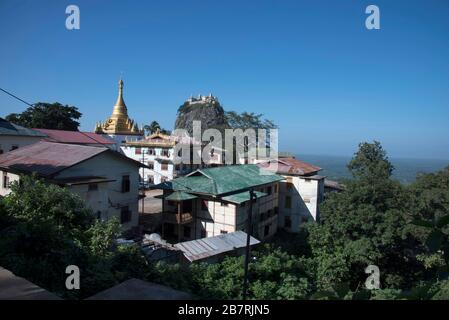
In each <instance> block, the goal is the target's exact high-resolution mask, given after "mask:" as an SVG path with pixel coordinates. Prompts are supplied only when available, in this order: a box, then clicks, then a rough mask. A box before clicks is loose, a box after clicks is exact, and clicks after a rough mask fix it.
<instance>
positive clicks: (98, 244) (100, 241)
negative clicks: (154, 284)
mask: <svg viewBox="0 0 449 320" xmlns="http://www.w3.org/2000/svg"><path fill="white" fill-rule="evenodd" d="M118 235H119V223H118V220H117V219H111V220H109V221H107V222H101V221H98V220H95V219H94V217H93V215H92V212H91V210H89V209H88V208H86V206H85V204H84V202H83V201H82V199H81V198H80V197H79V196H77V195H75V194H74V193H72V192H70V191H69V190H68V189H66V188H61V187H59V186H56V185H53V184H47V183H45V182H44V181H42V180H39V179H36V178H35V177H30V176H22V177H21V179H20V183H17V182H13V184H12V186H11V193H10V194H9V195H8V196H6V197H5V198H4V199H3V200H1V202H0V265H1V266H3V267H5V268H7V269H9V270H11V271H12V272H14V273H15V274H17V275H19V276H22V277H24V278H26V279H28V280H30V281H32V282H33V283H36V284H37V285H39V286H42V287H43V288H46V289H48V290H50V291H52V292H55V293H57V294H59V295H61V296H63V297H67V298H83V297H87V296H90V295H92V294H94V293H96V292H98V291H100V290H103V289H106V288H108V287H111V286H113V285H115V284H118V283H119V282H122V281H124V280H126V279H128V278H130V277H138V278H143V279H144V278H145V277H146V276H147V272H148V271H149V270H148V268H149V266H148V263H147V262H146V259H145V257H144V256H143V254H142V252H140V249H139V248H138V247H136V246H126V247H125V246H121V245H117V244H116V242H115V239H116V238H117V236H118ZM68 265H77V266H78V267H79V268H80V271H81V273H82V285H81V290H75V291H68V290H66V288H65V278H66V276H67V275H66V274H65V268H66V267H67V266H68Z"/></svg>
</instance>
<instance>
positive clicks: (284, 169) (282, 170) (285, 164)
mask: <svg viewBox="0 0 449 320" xmlns="http://www.w3.org/2000/svg"><path fill="white" fill-rule="evenodd" d="M273 162H275V163H276V164H277V169H276V173H278V174H287V175H288V174H292V175H310V174H314V173H316V172H318V171H320V170H321V168H320V167H317V166H314V165H313V164H310V163H307V162H303V161H301V160H298V159H295V158H293V157H288V158H279V159H277V160H270V161H267V162H262V163H259V164H258V166H259V167H261V168H265V169H268V170H270V163H273Z"/></svg>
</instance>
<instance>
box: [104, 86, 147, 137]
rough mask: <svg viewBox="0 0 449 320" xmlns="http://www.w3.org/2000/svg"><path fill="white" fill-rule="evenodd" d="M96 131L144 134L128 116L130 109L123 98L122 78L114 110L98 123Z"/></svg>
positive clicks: (117, 133) (112, 133)
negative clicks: (103, 120)
mask: <svg viewBox="0 0 449 320" xmlns="http://www.w3.org/2000/svg"><path fill="white" fill-rule="evenodd" d="M95 133H100V134H110V135H143V130H142V129H139V128H138V126H137V123H135V122H134V120H132V119H130V118H129V117H128V109H127V108H126V104H125V101H124V100H123V81H122V79H120V81H119V82H118V97H117V101H116V102H115V105H114V109H113V110H112V115H111V116H110V117H109V118H108V119H107V120H106V121H105V122H103V123H102V122H99V123H97V124H96V126H95Z"/></svg>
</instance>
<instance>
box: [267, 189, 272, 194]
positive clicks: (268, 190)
mask: <svg viewBox="0 0 449 320" xmlns="http://www.w3.org/2000/svg"><path fill="white" fill-rule="evenodd" d="M267 193H268V195H270V194H271V187H268V188H267Z"/></svg>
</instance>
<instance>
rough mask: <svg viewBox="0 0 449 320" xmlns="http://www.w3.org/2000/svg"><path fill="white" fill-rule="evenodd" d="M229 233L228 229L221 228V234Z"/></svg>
mask: <svg viewBox="0 0 449 320" xmlns="http://www.w3.org/2000/svg"><path fill="white" fill-rule="evenodd" d="M226 233H228V232H227V231H226V230H220V234H226Z"/></svg>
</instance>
